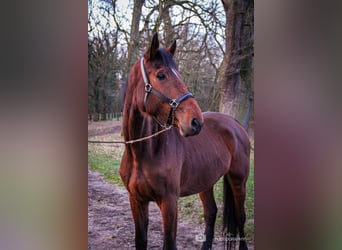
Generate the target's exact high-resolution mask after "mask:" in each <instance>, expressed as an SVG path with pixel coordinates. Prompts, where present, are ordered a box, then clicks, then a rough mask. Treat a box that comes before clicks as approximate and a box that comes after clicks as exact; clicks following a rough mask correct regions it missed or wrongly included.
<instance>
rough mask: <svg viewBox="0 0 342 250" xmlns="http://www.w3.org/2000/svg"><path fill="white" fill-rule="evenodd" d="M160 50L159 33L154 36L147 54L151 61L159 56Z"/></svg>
mask: <svg viewBox="0 0 342 250" xmlns="http://www.w3.org/2000/svg"><path fill="white" fill-rule="evenodd" d="M158 49H159V40H158V33H155V34H154V35H153V38H152V42H151V45H150V48H149V49H148V51H147V54H148V56H149V59H150V60H153V58H154V57H155V55H156V54H157V51H158Z"/></svg>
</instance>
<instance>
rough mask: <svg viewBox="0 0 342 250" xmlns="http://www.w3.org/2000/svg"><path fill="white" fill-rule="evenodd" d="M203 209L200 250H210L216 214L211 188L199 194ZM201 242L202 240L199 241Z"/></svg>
mask: <svg viewBox="0 0 342 250" xmlns="http://www.w3.org/2000/svg"><path fill="white" fill-rule="evenodd" d="M199 196H200V198H201V201H202V204H203V208H204V220H205V233H204V234H205V238H204V239H203V240H204V242H203V245H202V248H201V249H202V250H208V249H211V246H212V243H213V238H214V227H215V220H216V213H217V206H216V202H215V199H214V193H213V187H212V188H210V189H209V190H207V191H204V192H202V193H200V194H199ZM201 240H202V239H201Z"/></svg>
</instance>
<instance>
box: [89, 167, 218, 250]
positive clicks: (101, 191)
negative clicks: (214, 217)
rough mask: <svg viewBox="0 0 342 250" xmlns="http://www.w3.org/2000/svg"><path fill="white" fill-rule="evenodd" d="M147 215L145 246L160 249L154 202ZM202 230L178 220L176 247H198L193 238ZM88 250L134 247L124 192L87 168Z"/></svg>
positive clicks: (160, 238)
mask: <svg viewBox="0 0 342 250" xmlns="http://www.w3.org/2000/svg"><path fill="white" fill-rule="evenodd" d="M149 214H150V221H149V231H148V240H149V241H148V249H161V248H162V245H163V241H162V227H161V216H160V212H159V208H158V207H157V206H156V205H155V203H151V204H150V209H149ZM202 230H203V229H202V228H201V227H200V226H193V225H191V224H190V223H186V222H178V233H177V246H178V249H180V250H181V249H200V246H201V243H200V242H198V241H196V238H195V237H196V235H198V234H201V232H203V231H202ZM218 244H219V245H218ZM221 245H222V244H221V243H220V242H219V243H216V244H215V247H214V248H213V249H223V247H221ZM88 249H94V250H101V249H106V250H107V249H108V250H109V249H115V250H116V249H124V250H125V249H135V248H134V224H133V219H132V215H131V211H130V206H129V201H128V195H127V191H126V190H125V189H124V188H120V187H118V186H116V185H112V184H109V183H106V182H105V181H104V180H103V178H102V177H101V176H100V175H99V174H98V173H97V172H94V171H92V170H88Z"/></svg>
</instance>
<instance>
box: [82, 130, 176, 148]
mask: <svg viewBox="0 0 342 250" xmlns="http://www.w3.org/2000/svg"><path fill="white" fill-rule="evenodd" d="M171 128H173V126H169V127H165V128H164V129H162V130H160V131H158V132H156V133H154V134H152V135H149V136H145V137H142V138H138V139H135V140H129V141H89V140H88V143H120V144H133V143H135V142H141V141H146V140H148V139H151V138H153V137H155V136H157V135H159V134H161V133H164V132H165V131H167V130H170V129H171Z"/></svg>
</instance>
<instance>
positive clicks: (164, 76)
mask: <svg viewBox="0 0 342 250" xmlns="http://www.w3.org/2000/svg"><path fill="white" fill-rule="evenodd" d="M157 78H158V79H159V80H164V79H165V78H166V75H165V74H164V73H158V74H157Z"/></svg>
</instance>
